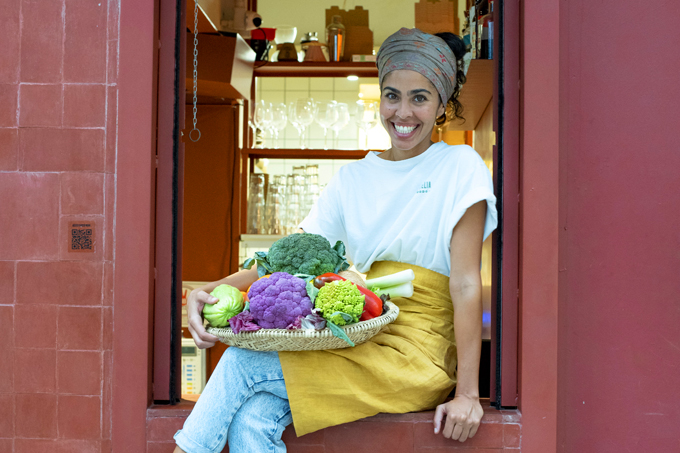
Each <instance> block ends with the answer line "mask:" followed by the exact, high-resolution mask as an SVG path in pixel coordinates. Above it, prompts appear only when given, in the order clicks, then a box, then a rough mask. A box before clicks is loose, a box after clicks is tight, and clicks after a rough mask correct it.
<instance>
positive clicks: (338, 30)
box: [326, 16, 346, 61]
mask: <svg viewBox="0 0 680 453" xmlns="http://www.w3.org/2000/svg"><path fill="white" fill-rule="evenodd" d="M345 36H346V34H345V26H344V25H342V16H333V18H332V19H331V23H330V24H329V25H328V27H326V45H327V46H328V57H329V60H330V61H340V60H342V57H343V55H344V54H345Z"/></svg>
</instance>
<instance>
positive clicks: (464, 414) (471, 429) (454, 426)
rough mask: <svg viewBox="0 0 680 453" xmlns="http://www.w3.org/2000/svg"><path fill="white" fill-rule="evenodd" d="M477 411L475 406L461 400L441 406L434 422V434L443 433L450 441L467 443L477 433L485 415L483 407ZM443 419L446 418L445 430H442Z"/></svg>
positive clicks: (437, 410) (438, 407) (436, 412)
mask: <svg viewBox="0 0 680 453" xmlns="http://www.w3.org/2000/svg"><path fill="white" fill-rule="evenodd" d="M468 406H469V407H468ZM475 409H476V406H475V405H474V404H472V405H469V404H465V403H464V402H462V401H461V400H458V401H449V402H448V403H446V404H440V405H439V406H437V409H436V411H435V416H434V420H433V422H434V433H435V434H438V433H439V432H440V431H441V433H442V435H443V436H444V437H446V438H448V439H452V440H457V441H460V442H465V441H466V440H467V439H469V438H470V437H472V436H474V435H475V434H476V433H477V429H478V428H479V423H480V421H481V415H483V411H482V409H481V406H480V407H479V410H478V411H477V410H475ZM477 412H481V414H478V413H477ZM443 417H446V418H445V423H444V428H443V429H441V422H442V418H443Z"/></svg>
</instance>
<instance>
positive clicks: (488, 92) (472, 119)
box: [446, 60, 494, 131]
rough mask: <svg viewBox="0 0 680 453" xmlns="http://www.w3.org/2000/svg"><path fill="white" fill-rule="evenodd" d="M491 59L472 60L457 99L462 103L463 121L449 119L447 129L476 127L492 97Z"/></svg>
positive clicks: (466, 129) (492, 65)
mask: <svg viewBox="0 0 680 453" xmlns="http://www.w3.org/2000/svg"><path fill="white" fill-rule="evenodd" d="M493 77H494V64H493V60H472V61H471V62H470V67H469V68H468V72H467V81H466V82H465V85H463V89H462V90H461V92H460V97H459V98H458V100H459V101H460V103H461V104H463V116H464V117H465V122H464V123H461V122H460V121H451V122H450V123H449V124H448V125H447V127H446V130H447V131H471V130H474V129H475V128H476V127H477V123H479V119H480V118H481V117H482V115H483V114H484V111H485V110H486V108H487V106H488V105H489V102H491V98H492V97H493Z"/></svg>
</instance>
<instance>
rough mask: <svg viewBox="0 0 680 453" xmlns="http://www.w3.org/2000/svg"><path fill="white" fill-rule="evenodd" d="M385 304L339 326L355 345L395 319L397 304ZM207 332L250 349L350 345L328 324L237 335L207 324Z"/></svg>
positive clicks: (221, 339) (280, 349) (314, 348)
mask: <svg viewBox="0 0 680 453" xmlns="http://www.w3.org/2000/svg"><path fill="white" fill-rule="evenodd" d="M385 304H386V305H387V311H386V312H385V314H383V315H382V316H378V317H377V318H373V319H369V320H368V321H360V322H357V323H355V324H350V325H348V326H343V327H341V328H342V329H343V330H344V331H345V333H346V334H347V336H348V337H349V339H350V340H352V341H353V342H354V344H361V343H363V342H365V341H367V340H368V339H369V338H371V337H373V336H374V335H376V334H377V333H378V332H380V331H381V330H382V329H383V328H384V327H385V326H386V325H387V324H389V323H391V322H393V321H394V320H395V319H397V315H398V314H399V307H397V306H396V305H394V304H393V303H392V302H389V301H388V302H385ZM208 332H209V333H211V334H213V335H215V336H216V337H218V338H219V339H220V341H221V342H222V343H225V344H228V345H229V346H237V347H239V348H244V349H252V350H253V351H316V350H323V349H341V348H347V347H349V344H347V342H346V341H345V340H341V339H340V338H338V337H335V336H333V334H332V333H331V331H330V329H329V328H328V327H326V328H325V329H322V330H286V329H260V330H256V331H255V332H241V333H239V334H235V333H234V332H233V331H232V330H231V328H230V327H224V328H216V327H210V328H208Z"/></svg>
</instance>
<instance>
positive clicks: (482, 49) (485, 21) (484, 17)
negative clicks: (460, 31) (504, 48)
mask: <svg viewBox="0 0 680 453" xmlns="http://www.w3.org/2000/svg"><path fill="white" fill-rule="evenodd" d="M477 6H478V11H479V12H478V14H479V21H478V27H479V29H478V35H477V40H478V41H477V43H478V44H477V45H478V47H477V57H478V58H480V59H488V58H489V4H488V2H487V1H486V0H481V1H480V2H478V4H477Z"/></svg>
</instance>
